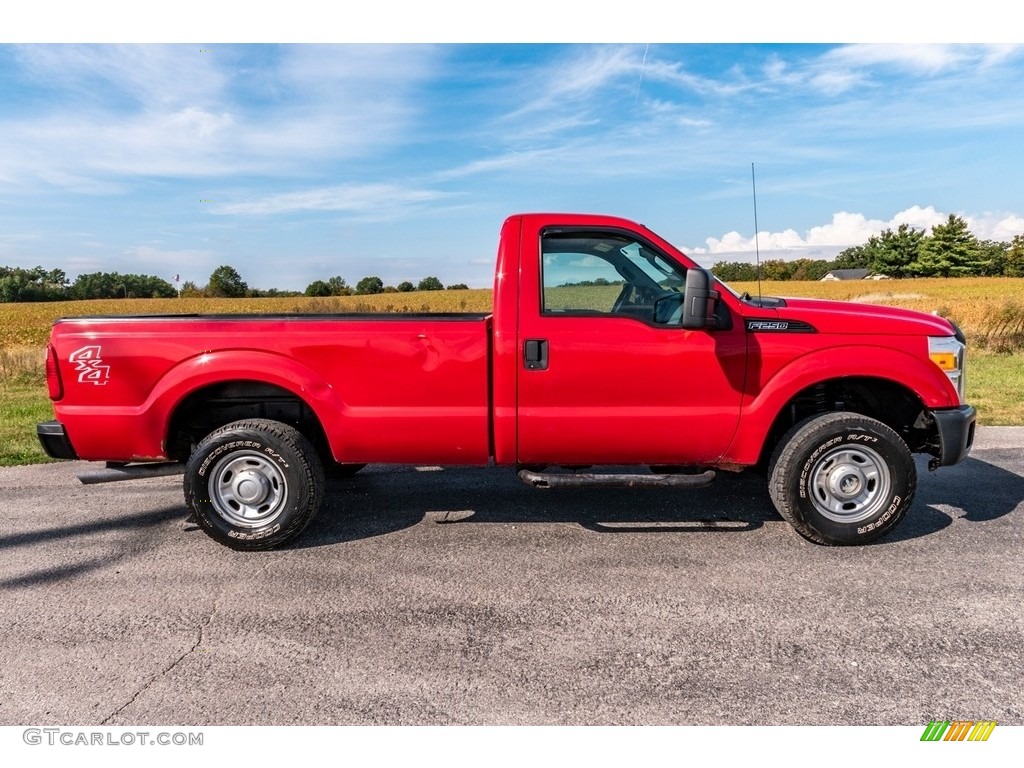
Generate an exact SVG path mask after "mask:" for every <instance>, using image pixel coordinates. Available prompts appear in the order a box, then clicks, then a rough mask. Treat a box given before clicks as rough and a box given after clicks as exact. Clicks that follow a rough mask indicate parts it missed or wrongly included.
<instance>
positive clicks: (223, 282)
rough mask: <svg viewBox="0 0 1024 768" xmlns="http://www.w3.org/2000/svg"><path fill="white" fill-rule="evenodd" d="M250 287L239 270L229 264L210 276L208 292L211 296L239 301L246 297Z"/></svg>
mask: <svg viewBox="0 0 1024 768" xmlns="http://www.w3.org/2000/svg"><path fill="white" fill-rule="evenodd" d="M248 290H249V286H248V285H246V284H245V281H244V280H242V276H241V275H240V274H238V270H236V269H235V268H234V267H232V266H229V265H227V264H223V265H221V266H219V267H217V268H216V269H215V270H213V272H212V273H211V274H210V283H209V285H207V286H206V291H207V293H208V294H209V295H210V296H216V297H223V298H228V299H238V298H242V297H243V296H245V293H246V291H248Z"/></svg>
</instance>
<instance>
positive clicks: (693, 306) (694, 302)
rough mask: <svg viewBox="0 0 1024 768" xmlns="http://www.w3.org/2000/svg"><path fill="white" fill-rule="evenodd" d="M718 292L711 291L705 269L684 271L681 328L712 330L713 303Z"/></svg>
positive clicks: (715, 322)
mask: <svg viewBox="0 0 1024 768" xmlns="http://www.w3.org/2000/svg"><path fill="white" fill-rule="evenodd" d="M717 300H718V291H713V290H711V273H710V272H708V271H707V270H706V269H688V270H686V293H685V295H684V297H683V322H682V326H683V328H689V329H691V330H692V329H698V328H714V327H715V326H717V325H718V321H717V320H716V318H715V302H716V301H717Z"/></svg>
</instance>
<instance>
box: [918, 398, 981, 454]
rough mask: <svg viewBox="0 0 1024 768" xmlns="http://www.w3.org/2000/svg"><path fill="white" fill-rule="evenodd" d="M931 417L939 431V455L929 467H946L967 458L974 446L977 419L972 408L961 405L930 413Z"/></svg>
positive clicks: (976, 414)
mask: <svg viewBox="0 0 1024 768" xmlns="http://www.w3.org/2000/svg"><path fill="white" fill-rule="evenodd" d="M932 416H933V417H934V418H935V425H936V427H937V428H938V431H939V454H938V456H936V457H935V459H934V460H933V461H932V462H931V463H930V464H929V467H930V468H931V469H935V467H948V466H950V465H951V464H956V463H958V462H960V461H963V460H964V459H965V458H967V454H968V453H970V451H971V446H972V445H973V444H974V426H975V422H976V421H977V418H978V413H977V411H975V410H974V406H971V405H961V406H959V407H957V408H948V409H943V410H941V411H932Z"/></svg>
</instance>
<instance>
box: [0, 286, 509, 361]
mask: <svg viewBox="0 0 1024 768" xmlns="http://www.w3.org/2000/svg"><path fill="white" fill-rule="evenodd" d="M490 311H491V291H490V290H488V289H486V288H480V289H471V290H466V291H422V292H419V291H417V292H414V293H378V294H374V295H371V296H337V297H331V298H306V297H303V296H293V297H291V298H267V299H100V300H96V301H55V302H36V303H31V304H0V349H4V348H10V347H22V346H40V347H41V346H44V345H45V344H46V340H47V339H48V338H49V336H50V326H51V325H53V321H54V320H56V319H58V318H60V317H75V316H82V315H161V314H173V315H190V314H200V315H203V314H206V315H210V314H221V313H226V314H249V313H251V314H273V313H303V312H323V313H328V312H490Z"/></svg>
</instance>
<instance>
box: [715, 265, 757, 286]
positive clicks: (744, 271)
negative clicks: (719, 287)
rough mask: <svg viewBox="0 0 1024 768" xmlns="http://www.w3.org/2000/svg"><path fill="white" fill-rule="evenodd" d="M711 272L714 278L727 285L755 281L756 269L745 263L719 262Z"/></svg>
mask: <svg viewBox="0 0 1024 768" xmlns="http://www.w3.org/2000/svg"><path fill="white" fill-rule="evenodd" d="M711 271H712V273H714V275H715V277H717V278H718V279H719V280H724V281H725V282H727V283H735V282H745V281H750V280H757V267H755V266H754V265H753V264H748V263H747V262H745V261H720V262H718V263H717V264H715V265H714V266H713V267H712V268H711Z"/></svg>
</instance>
